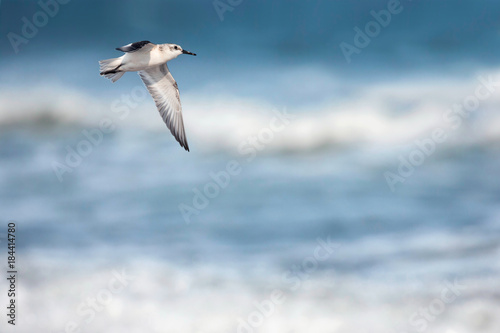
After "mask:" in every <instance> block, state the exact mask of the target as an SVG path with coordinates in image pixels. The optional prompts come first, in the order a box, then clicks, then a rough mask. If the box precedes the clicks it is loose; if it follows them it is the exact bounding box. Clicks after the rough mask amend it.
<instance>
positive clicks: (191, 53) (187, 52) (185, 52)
mask: <svg viewBox="0 0 500 333" xmlns="http://www.w3.org/2000/svg"><path fill="white" fill-rule="evenodd" d="M182 53H184V54H190V55H194V56H195V55H196V53H193V52H189V51H186V50H182Z"/></svg>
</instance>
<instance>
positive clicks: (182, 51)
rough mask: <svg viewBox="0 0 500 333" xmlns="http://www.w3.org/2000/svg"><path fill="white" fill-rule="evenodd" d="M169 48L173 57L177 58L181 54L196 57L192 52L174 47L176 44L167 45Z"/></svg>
mask: <svg viewBox="0 0 500 333" xmlns="http://www.w3.org/2000/svg"><path fill="white" fill-rule="evenodd" d="M168 46H169V48H170V51H171V52H172V53H173V54H175V57H178V56H179V55H181V54H190V55H194V56H195V55H196V54H195V53H192V52H189V51H186V50H184V49H182V47H180V46H179V45H176V44H168Z"/></svg>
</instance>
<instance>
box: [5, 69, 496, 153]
mask: <svg viewBox="0 0 500 333" xmlns="http://www.w3.org/2000/svg"><path fill="white" fill-rule="evenodd" d="M485 80H488V76H487V75H483V76H479V78H473V79H470V80H468V81H453V80H436V79H434V80H425V81H414V82H396V83H384V84H378V85H376V84H371V85H370V84H367V85H365V86H359V87H356V88H354V89H352V91H351V92H350V93H349V94H348V95H346V96H344V97H339V98H338V99H336V100H335V101H330V102H328V103H324V102H321V103H315V102H314V101H311V102H310V103H309V104H306V105H300V106H294V105H273V104H272V103H270V102H269V101H267V100H263V99H257V98H255V99H252V98H248V97H240V96H235V95H218V96H213V95H208V94H206V93H204V92H198V93H197V92H189V93H188V94H185V95H183V103H184V106H183V107H184V111H183V113H184V121H185V126H186V131H187V134H188V136H189V137H190V139H191V141H193V142H195V144H196V145H197V146H199V147H201V148H203V149H207V150H211V149H215V150H229V151H235V152H236V151H238V150H241V149H242V147H243V146H244V145H245V144H252V141H251V140H254V142H255V143H253V144H254V145H260V146H263V147H264V148H265V151H267V152H310V151H316V150H322V149H334V148H338V147H343V146H346V145H372V146H373V145H375V146H377V147H384V146H388V147H394V146H405V145H412V144H414V142H415V140H422V139H426V138H431V139H432V137H433V135H434V134H433V133H434V132H435V131H436V130H442V132H443V133H444V136H446V137H447V140H446V145H464V144H468V145H469V144H479V145H482V144H491V143H497V142H498V141H499V140H500V126H499V125H500V115H499V114H498V113H497V112H496V110H498V108H499V107H500V95H498V94H497V93H496V92H495V91H492V92H489V93H488V96H487V98H478V97H476V94H477V90H478V89H482V90H484V92H485V93H486V92H488V91H487V90H486V89H487V88H486V87H483V88H480V87H482V85H483V83H482V82H483V81H485ZM26 96H29V98H26ZM475 100H477V103H476V104H474V103H475ZM103 119H109V120H111V121H112V122H113V124H114V125H116V128H117V131H120V130H128V129H130V128H135V129H140V130H146V131H153V132H160V131H161V132H165V131H166V129H165V126H164V124H163V123H162V122H161V119H160V118H159V117H158V115H157V112H156V109H155V106H154V103H153V101H152V100H151V98H150V97H149V95H147V92H146V90H145V88H144V87H143V86H142V85H138V86H135V87H133V88H132V89H128V90H126V91H125V92H124V93H121V92H117V91H112V94H111V97H104V96H98V97H96V96H92V95H90V94H88V93H86V92H84V91H80V90H76V89H71V88H66V87H61V86H56V87H35V88H33V89H31V90H30V91H26V90H25V89H15V88H10V89H4V90H3V91H2V92H1V93H0V126H2V127H3V128H4V129H5V128H8V127H10V126H24V125H31V126H48V125H51V126H55V127H59V128H63V127H65V126H68V125H71V126H80V127H96V126H99V124H100V122H101V121H102V120H103Z"/></svg>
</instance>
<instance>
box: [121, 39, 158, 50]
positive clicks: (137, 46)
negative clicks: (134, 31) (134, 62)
mask: <svg viewBox="0 0 500 333" xmlns="http://www.w3.org/2000/svg"><path fill="white" fill-rule="evenodd" d="M147 44H151V42H150V41H149V40H143V41H141V42H135V43H131V44H128V45H125V46H122V47H117V48H116V49H117V50H118V51H122V52H134V51H137V50H140V49H142V48H143V47H144V46H145V45H147Z"/></svg>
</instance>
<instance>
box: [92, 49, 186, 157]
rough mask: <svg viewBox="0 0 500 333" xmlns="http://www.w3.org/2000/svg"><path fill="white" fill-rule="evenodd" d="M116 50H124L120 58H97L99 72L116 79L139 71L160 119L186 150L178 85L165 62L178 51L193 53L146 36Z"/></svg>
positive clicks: (176, 55) (172, 57)
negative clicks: (99, 59)
mask: <svg viewBox="0 0 500 333" xmlns="http://www.w3.org/2000/svg"><path fill="white" fill-rule="evenodd" d="M117 50H118V51H122V52H125V54H124V55H123V56H121V57H119V58H113V59H107V60H101V61H99V65H100V70H101V75H104V76H105V77H107V78H108V79H110V80H111V81H113V82H116V81H117V80H118V79H119V78H121V77H122V76H123V74H125V72H139V75H140V77H141V79H142V81H143V82H144V84H145V85H146V88H148V90H149V93H150V94H151V96H153V99H154V101H155V103H156V107H157V108H158V111H160V115H161V116H162V118H163V121H164V122H165V124H167V127H168V128H169V129H170V132H171V133H172V134H173V135H174V137H175V139H176V140H177V141H178V142H179V143H180V144H181V146H182V147H184V149H186V150H187V151H189V146H188V143H187V139H186V133H185V132H184V122H183V121H182V106H181V100H180V97H179V88H178V87H177V82H175V79H174V77H173V76H172V74H170V71H169V70H168V67H167V62H168V61H170V60H172V59H175V58H177V57H178V56H179V55H181V54H191V55H194V56H195V55H196V54H194V53H191V52H189V51H186V50H183V49H182V47H180V46H179V45H176V44H158V45H157V44H153V43H151V42H150V41H147V40H145V41H142V42H136V43H131V44H128V45H125V46H122V47H118V48H117Z"/></svg>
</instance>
